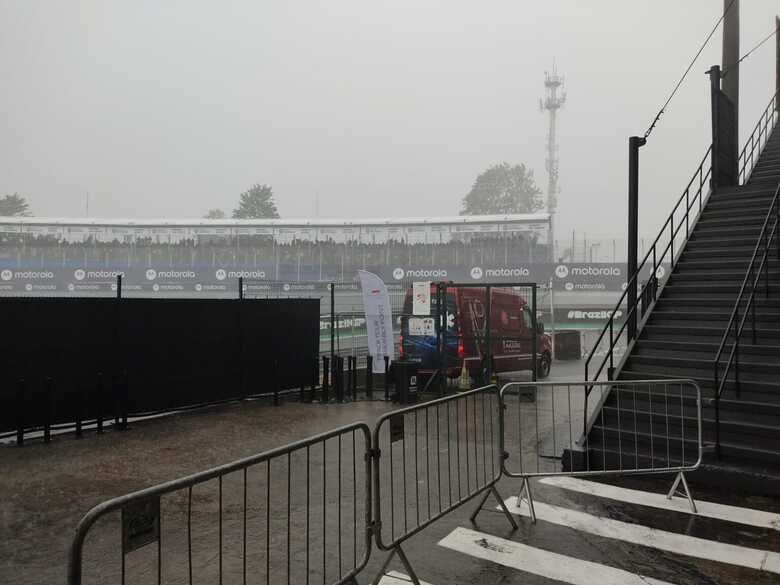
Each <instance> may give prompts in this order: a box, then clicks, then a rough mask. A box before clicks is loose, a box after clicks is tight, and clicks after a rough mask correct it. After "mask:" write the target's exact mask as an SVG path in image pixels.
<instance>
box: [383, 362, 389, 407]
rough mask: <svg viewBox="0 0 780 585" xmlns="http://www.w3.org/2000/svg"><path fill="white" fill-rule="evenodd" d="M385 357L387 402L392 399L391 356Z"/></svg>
mask: <svg viewBox="0 0 780 585" xmlns="http://www.w3.org/2000/svg"><path fill="white" fill-rule="evenodd" d="M384 358H385V402H387V401H389V400H390V356H384Z"/></svg>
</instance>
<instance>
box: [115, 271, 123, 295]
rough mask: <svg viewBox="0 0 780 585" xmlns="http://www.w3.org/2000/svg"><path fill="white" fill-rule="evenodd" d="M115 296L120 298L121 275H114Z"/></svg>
mask: <svg viewBox="0 0 780 585" xmlns="http://www.w3.org/2000/svg"><path fill="white" fill-rule="evenodd" d="M116 298H118V299H121V298H122V275H121V274H117V275H116Z"/></svg>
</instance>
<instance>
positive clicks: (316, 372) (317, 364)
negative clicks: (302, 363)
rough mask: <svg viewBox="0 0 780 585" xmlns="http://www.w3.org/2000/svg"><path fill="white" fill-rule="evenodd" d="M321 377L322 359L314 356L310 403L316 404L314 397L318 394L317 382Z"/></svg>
mask: <svg viewBox="0 0 780 585" xmlns="http://www.w3.org/2000/svg"><path fill="white" fill-rule="evenodd" d="M319 377H320V358H319V356H318V355H316V354H315V355H314V356H313V359H312V362H311V391H310V394H309V402H314V396H315V394H316V393H317V381H318V378H319Z"/></svg>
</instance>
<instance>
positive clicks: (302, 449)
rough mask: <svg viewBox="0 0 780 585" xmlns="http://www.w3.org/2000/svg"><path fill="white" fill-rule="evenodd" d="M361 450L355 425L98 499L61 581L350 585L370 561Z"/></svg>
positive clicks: (367, 439) (366, 465) (366, 446)
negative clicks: (66, 577) (101, 501)
mask: <svg viewBox="0 0 780 585" xmlns="http://www.w3.org/2000/svg"><path fill="white" fill-rule="evenodd" d="M370 445H371V436H370V431H369V428H368V426H367V425H365V424H363V423H356V424H352V425H349V426H345V427H341V428H339V429H335V430H333V431H330V432H327V433H323V434H320V435H316V436H314V437H311V438H309V439H305V440H302V441H297V442H295V443H291V444H290V445H286V446H284V447H280V448H278V449H273V450H271V451H268V452H266V453H262V454H259V455H255V456H252V457H248V458H246V459H241V460H238V461H235V462H233V463H229V464H227V465H222V466H220V467H215V468H213V469H210V470H207V471H204V472H202V473H196V474H194V475H190V476H188V477H183V478H180V479H176V480H174V481H170V482H167V483H163V484H161V485H158V486H154V487H151V488H148V489H144V490H141V491H138V492H135V493H131V494H128V495H126V496H121V497H118V498H113V499H111V500H108V501H106V502H104V503H102V504H100V505H98V506H96V507H95V508H93V509H92V510H90V511H89V512H88V513H87V514H86V515H85V516H84V518H83V519H82V520H81V522H80V523H79V525H78V528H77V529H76V534H75V536H74V539H73V542H72V545H71V550H70V555H69V564H68V583H69V584H71V585H80V584H82V583H83V584H87V583H89V584H92V583H98V582H112V583H122V584H124V583H125V582H126V581H127V582H130V583H132V582H139V581H143V582H156V583H162V582H177V583H190V584H191V583H193V582H198V583H209V584H216V583H220V584H221V583H223V582H225V583H244V584H245V583H247V581H251V582H252V583H257V582H261V583H266V584H268V583H271V582H272V581H273V582H277V583H278V582H279V581H280V580H281V579H282V578H280V577H279V575H283V576H284V582H286V583H288V584H290V583H307V584H308V583H323V584H326V583H346V582H349V581H351V580H352V579H353V578H354V576H355V575H356V574H357V573H359V572H360V571H361V570H362V569H363V568H364V567H365V565H366V563H367V562H368V558H369V555H370V553H371V525H370V518H371V501H372V498H371V481H370V478H371V461H370ZM155 544H156V546H154V545H155ZM150 545H151V546H150ZM85 546H86V551H85ZM85 553H86V555H87V556H85ZM117 553H118V554H117ZM193 575H194V576H195V580H193Z"/></svg>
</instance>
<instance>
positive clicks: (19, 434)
mask: <svg viewBox="0 0 780 585" xmlns="http://www.w3.org/2000/svg"><path fill="white" fill-rule="evenodd" d="M24 395H25V381H24V378H19V385H18V386H17V388H16V444H17V445H24V402H25V401H24V398H25V397H24Z"/></svg>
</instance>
